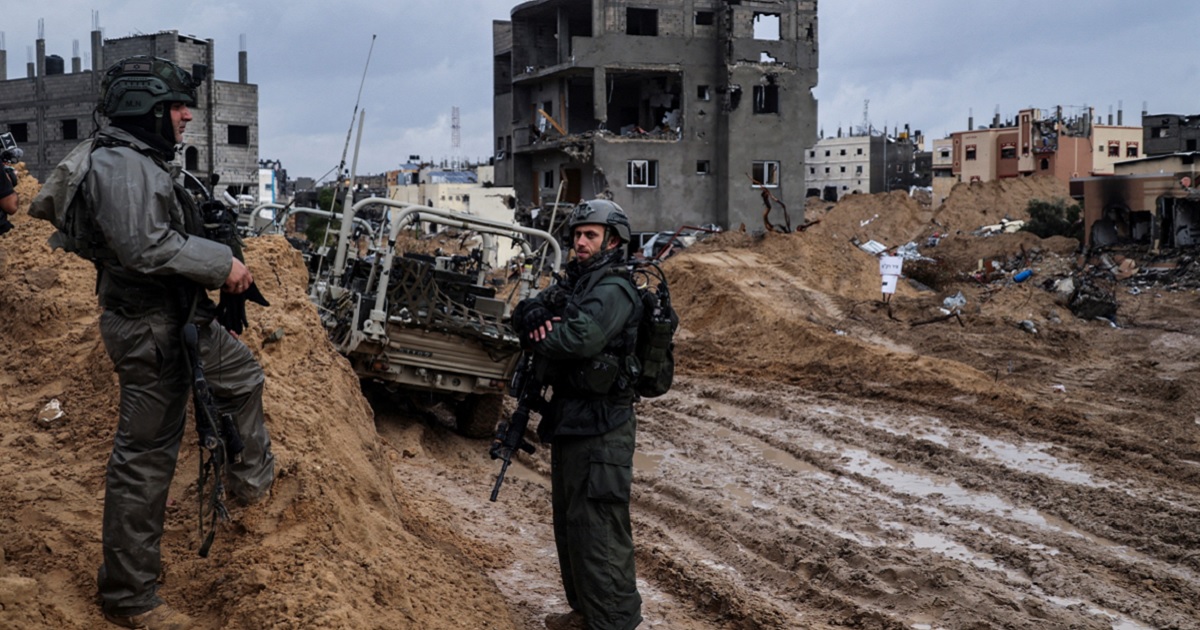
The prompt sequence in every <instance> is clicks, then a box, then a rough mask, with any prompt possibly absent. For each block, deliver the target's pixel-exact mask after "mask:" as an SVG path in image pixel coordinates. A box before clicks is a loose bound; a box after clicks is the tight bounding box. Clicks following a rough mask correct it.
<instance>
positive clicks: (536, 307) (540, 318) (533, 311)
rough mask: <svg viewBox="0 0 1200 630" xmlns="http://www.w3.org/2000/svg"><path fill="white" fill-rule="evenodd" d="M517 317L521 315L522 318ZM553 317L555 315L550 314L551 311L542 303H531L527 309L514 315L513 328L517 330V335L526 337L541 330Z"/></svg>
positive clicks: (520, 310)
mask: <svg viewBox="0 0 1200 630" xmlns="http://www.w3.org/2000/svg"><path fill="white" fill-rule="evenodd" d="M522 304H524V303H522ZM518 306H520V305H518ZM517 315H520V317H519V318H518V317H517ZM552 317H554V313H552V312H550V309H548V308H546V306H545V305H544V304H542V303H541V302H536V301H535V302H529V303H528V305H526V306H525V308H522V309H519V312H518V313H514V317H513V326H514V327H515V328H516V329H517V333H518V334H519V335H521V337H526V336H528V335H529V333H531V332H533V331H535V330H537V329H538V328H541V327H542V324H545V323H546V322H547V321H549V320H550V318H552Z"/></svg>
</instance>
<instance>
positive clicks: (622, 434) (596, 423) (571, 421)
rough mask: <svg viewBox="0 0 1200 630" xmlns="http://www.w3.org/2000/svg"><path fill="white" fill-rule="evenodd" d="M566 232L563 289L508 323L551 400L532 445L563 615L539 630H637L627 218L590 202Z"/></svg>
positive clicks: (633, 298)
mask: <svg viewBox="0 0 1200 630" xmlns="http://www.w3.org/2000/svg"><path fill="white" fill-rule="evenodd" d="M568 228H569V230H570V233H571V239H572V249H573V250H574V252H575V257H574V259H573V260H572V261H570V262H569V263H568V264H567V267H566V277H565V278H564V279H563V280H561V281H560V282H559V283H558V284H556V285H554V286H552V287H550V288H549V289H547V290H546V291H543V292H542V293H541V294H539V295H538V296H536V297H534V298H529V299H526V300H523V301H522V302H521V303H520V304H518V305H517V308H516V309H514V311H513V322H514V326H515V327H516V329H517V332H518V333H519V334H521V335H522V337H523V341H524V342H525V344H526V347H527V348H528V349H529V350H530V351H532V352H534V353H535V363H534V365H535V370H536V371H537V373H538V374H540V375H541V379H540V380H541V382H543V383H546V384H548V385H550V386H551V388H552V391H553V398H552V399H551V400H550V401H548V403H547V404H546V405H545V406H544V407H543V408H542V409H543V411H542V420H541V422H540V424H539V425H538V430H537V433H538V437H539V438H540V439H541V440H542V442H548V443H550V445H551V451H550V453H551V455H550V467H551V486H552V487H551V493H552V499H553V513H554V541H555V545H556V547H557V551H558V562H559V569H560V573H561V577H562V582H563V588H564V590H565V591H566V598H567V602H568V604H569V605H570V607H571V611H570V612H567V613H562V614H554V615H550V616H549V617H547V618H546V627H547V628H551V629H570V628H579V629H582V628H588V629H590V630H630V629H631V628H634V627H636V626H637V625H638V624H639V623H641V621H642V616H641V596H640V595H639V594H638V591H637V583H636V577H635V571H634V551H633V536H632V529H631V526H630V518H629V493H630V486H631V484H632V481H633V450H634V442H635V438H636V432H637V419H636V417H635V416H634V411H633V402H634V400H635V399H636V398H637V394H636V392H635V391H634V389H633V383H634V380H635V377H636V373H637V371H638V369H639V368H638V366H637V363H636V362H637V359H636V358H635V357H633V349H634V348H635V345H636V343H637V328H638V322H639V320H640V318H641V309H642V306H641V302H640V300H639V299H638V294H637V290H636V288H635V287H634V285H633V281H632V279H631V277H630V275H629V269H628V266H627V256H628V255H627V253H626V245H627V244H628V243H629V239H630V226H629V217H628V216H627V215H626V214H625V212H624V210H622V209H621V207H620V206H618V205H617V204H615V203H613V202H611V201H607V200H602V199H599V200H592V201H587V202H584V203H581V204H579V205H578V206H577V207H576V208H575V210H574V212H572V214H571V216H570V218H569V220H568Z"/></svg>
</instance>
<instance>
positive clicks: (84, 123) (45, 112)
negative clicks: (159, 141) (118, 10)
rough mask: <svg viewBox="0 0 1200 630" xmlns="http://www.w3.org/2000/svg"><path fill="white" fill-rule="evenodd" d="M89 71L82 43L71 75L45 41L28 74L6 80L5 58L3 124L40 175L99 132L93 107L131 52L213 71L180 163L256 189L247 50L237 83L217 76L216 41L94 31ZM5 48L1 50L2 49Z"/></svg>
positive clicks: (0, 61) (253, 90) (235, 188)
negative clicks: (105, 81)
mask: <svg viewBox="0 0 1200 630" xmlns="http://www.w3.org/2000/svg"><path fill="white" fill-rule="evenodd" d="M91 35H92V37H91V60H92V64H91V67H90V68H86V69H85V68H83V67H82V63H81V58H80V55H79V50H78V46H76V47H75V51H74V53H75V54H74V56H73V58H72V64H71V72H66V64H65V63H64V62H63V60H62V58H61V57H59V56H58V55H52V54H50V55H48V54H47V51H46V45H45V40H44V39H42V38H39V39H38V40H37V43H36V50H37V52H36V61H35V63H32V64H29V67H28V69H27V73H26V76H25V77H22V78H8V73H7V67H6V62H7V55H0V129H3V130H6V131H9V132H11V133H12V134H13V138H14V139H15V140H16V142H17V143H18V144H19V145H20V146H21V147H22V148H23V149H24V150H25V164H26V167H27V168H28V169H29V171H30V173H32V174H33V175H34V176H35V177H37V178H38V179H40V180H45V178H46V177H47V176H48V175H49V174H50V171H51V170H52V169H53V168H54V166H55V165H56V164H58V162H59V161H60V160H61V159H62V158H64V157H66V155H67V153H68V152H70V150H71V149H72V148H74V147H75V145H76V144H78V143H79V142H80V141H82V140H83V139H85V138H87V137H89V136H90V135H92V133H93V132H94V131H95V130H96V124H95V122H94V121H95V118H94V117H93V112H94V110H95V107H96V103H97V101H98V100H99V96H100V81H101V79H102V78H103V76H104V72H105V70H106V69H107V68H108V67H109V66H110V65H111V64H113V63H115V62H116V61H118V60H120V59H123V58H125V57H128V56H132V55H152V56H156V57H163V58H165V59H169V60H171V61H174V62H175V63H177V64H179V65H180V66H181V67H183V68H184V69H185V70H189V71H190V70H191V69H192V66H193V64H204V65H206V66H208V68H209V74H208V78H207V79H206V80H205V82H204V84H203V85H201V86H200V87H199V88H198V89H197V96H198V102H197V104H196V106H195V107H193V108H192V115H193V116H194V120H193V121H192V122H191V123H189V124H188V128H187V132H186V134H185V136H184V147H183V151H182V153H181V163H182V164H183V165H184V167H185V168H187V169H188V170H189V171H191V172H192V173H193V174H196V175H199V176H201V177H208V176H211V175H213V174H216V175H218V176H219V177H220V186H219V190H220V191H224V190H229V191H230V192H231V193H232V194H235V195H236V194H242V193H245V194H255V193H256V192H257V190H258V186H259V175H258V86H257V85H254V84H251V83H249V82H248V80H247V63H246V52H245V51H244V50H243V51H242V52H241V53H240V55H239V68H238V80H237V81H236V82H233V81H218V80H216V79H214V78H213V76H214V70H215V68H214V66H213V45H214V44H213V40H211V39H206V40H204V39H197V38H195V37H192V36H190V35H180V34H179V32H178V31H162V32H159V33H153V34H148V35H134V36H130V37H121V38H114V39H103V38H102V36H101V33H100V31H99V30H98V29H96V30H93V31H92V34H91ZM0 52H2V51H0Z"/></svg>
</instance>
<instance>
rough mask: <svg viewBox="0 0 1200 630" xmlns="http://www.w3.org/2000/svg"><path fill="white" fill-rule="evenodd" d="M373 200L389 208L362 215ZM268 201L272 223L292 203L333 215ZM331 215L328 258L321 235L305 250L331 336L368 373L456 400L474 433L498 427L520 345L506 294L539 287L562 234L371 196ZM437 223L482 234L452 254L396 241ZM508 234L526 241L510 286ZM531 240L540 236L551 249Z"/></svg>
mask: <svg viewBox="0 0 1200 630" xmlns="http://www.w3.org/2000/svg"><path fill="white" fill-rule="evenodd" d="M371 204H378V205H380V206H385V207H386V208H387V211H386V212H385V213H383V217H384V218H383V221H382V222H381V223H380V224H379V225H378V226H371V225H370V224H369V223H365V222H364V221H362V220H361V219H356V214H357V213H358V212H359V211H361V210H362V209H363V208H364V207H366V206H368V205H371ZM272 205H274V204H264V206H261V207H260V209H262V210H267V209H269V210H274V211H275V212H274V216H273V217H272V222H271V224H272V226H281V225H284V224H286V222H287V220H288V217H289V216H290V215H291V214H294V213H302V214H317V215H324V216H326V217H329V216H330V214H329V213H328V211H321V210H314V209H311V208H299V209H297V208H284V207H278V206H276V207H274V208H268V207H267V206H272ZM260 209H256V210H255V213H254V214H255V216H258V215H259V214H260ZM264 213H265V212H264ZM333 218H336V219H338V220H339V221H340V227H339V233H338V238H337V242H336V251H335V252H334V255H333V257H332V260H330V259H329V258H330V257H329V255H328V254H329V253H330V252H328V251H327V250H322V249H321V248H320V247H318V248H316V250H314V251H313V252H311V253H310V291H309V295H310V297H311V299H312V300H313V302H314V303H315V304H316V305H317V307H318V309H319V311H320V315H321V322H322V324H324V326H325V328H326V330H327V332H328V334H329V338H330V340H331V341H332V342H333V344H334V346H335V347H336V348H337V349H338V351H340V352H341V353H342V354H344V355H345V356H346V357H347V358H348V359H349V360H350V364H351V365H352V366H353V367H354V370H355V372H356V373H357V374H358V376H359V377H360V378H361V379H363V380H364V381H371V382H376V383H380V384H383V385H384V386H386V387H387V388H388V389H389V390H390V391H393V392H397V393H400V394H403V395H404V396H405V397H406V398H407V399H408V400H409V401H410V402H412V403H413V404H415V405H416V406H418V407H419V408H422V409H426V410H430V411H438V412H444V411H445V410H447V409H448V410H450V411H452V413H453V421H454V423H455V426H456V427H457V429H458V430H459V432H461V433H463V434H464V435H467V436H468V437H485V436H489V435H491V434H492V432H493V430H494V428H495V426H496V423H497V421H498V420H499V419H500V417H501V414H502V412H503V409H502V406H503V401H504V395H505V391H506V388H507V386H508V384H509V381H510V379H511V378H512V375H513V372H514V371H515V369H516V366H517V359H518V358H519V355H520V341H519V340H518V338H517V336H516V333H515V332H514V331H513V328H512V326H511V324H510V322H509V315H510V311H511V304H513V303H515V299H519V298H524V297H528V296H530V295H534V294H536V292H537V286H538V280H539V276H538V273H537V272H535V271H534V270H535V268H536V269H545V270H547V272H549V273H556V272H557V271H558V266H559V262H560V260H561V258H562V252H561V249H560V246H559V244H558V242H557V241H556V240H555V239H554V238H553V237H552V236H551V235H550V234H549V233H547V232H544V231H541V230H536V229H532V228H527V227H523V226H519V225H512V224H508V223H504V222H500V221H494V220H489V219H483V218H480V217H477V216H472V215H468V214H464V213H460V212H454V211H451V210H445V209H438V208H432V207H428V206H418V205H415V204H410V203H404V202H399V201H393V200H389V199H380V198H375V197H371V198H368V199H363V200H361V201H359V202H358V203H356V204H354V205H353V206H352V207H351V208H350V210H349V211H347V212H346V213H344V214H343V215H340V216H337V217H333ZM251 222H252V223H253V219H252V221H251ZM364 224H365V225H366V227H364ZM430 225H442V226H448V227H450V228H456V229H458V230H462V231H468V232H470V233H472V234H474V235H475V236H476V237H477V238H475V245H474V247H471V248H469V249H468V250H467V253H458V254H450V255H440V254H434V255H428V254H421V253H414V252H401V251H397V249H398V248H397V240H398V239H399V237H400V235H401V234H403V233H408V232H406V231H412V233H415V234H428V233H429V231H430V230H429V226H430ZM352 226H357V227H352ZM506 239H507V240H508V241H511V242H512V243H513V245H514V247H515V248H519V249H520V251H521V255H520V256H519V257H518V260H519V261H521V262H520V264H518V265H515V266H514V273H513V275H512V277H511V280H513V281H515V283H516V284H515V287H514V286H511V285H508V284H506V281H507V280H508V279H510V278H497V277H496V276H497V274H496V273H495V271H496V270H497V267H498V265H500V264H501V263H502V262H503V261H498V260H497V256H498V249H499V247H498V246H499V244H500V242H501V241H504V240H506ZM533 242H537V243H544V244H545V246H546V248H547V249H546V250H545V251H544V252H543V253H544V256H539V254H538V253H537V252H534V251H533V248H532V246H531V243H533ZM542 259H544V264H542V262H541V260H542ZM535 261H539V263H538V264H535ZM500 271H501V272H503V271H505V270H504V269H501V270H500ZM542 284H545V283H542ZM501 285H502V286H506V287H507V289H506V290H505V291H504V293H503V294H502V293H501V292H500V291H499V289H500V286H501ZM513 292H515V296H514V299H510V298H509V297H508V296H513V295H514V293H513Z"/></svg>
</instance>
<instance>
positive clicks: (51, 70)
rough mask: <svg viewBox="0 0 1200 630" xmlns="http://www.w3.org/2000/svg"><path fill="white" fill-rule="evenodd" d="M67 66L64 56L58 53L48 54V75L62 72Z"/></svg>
mask: <svg viewBox="0 0 1200 630" xmlns="http://www.w3.org/2000/svg"><path fill="white" fill-rule="evenodd" d="M64 68H65V66H64V65H63V58H62V57H59V56H58V55H46V75H47V76H48V75H51V74H62V73H63V69H64Z"/></svg>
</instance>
